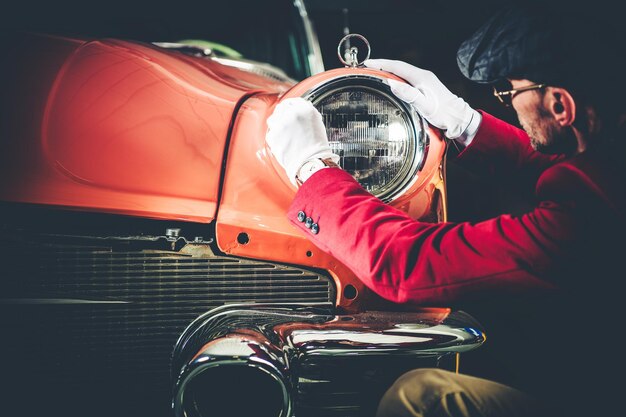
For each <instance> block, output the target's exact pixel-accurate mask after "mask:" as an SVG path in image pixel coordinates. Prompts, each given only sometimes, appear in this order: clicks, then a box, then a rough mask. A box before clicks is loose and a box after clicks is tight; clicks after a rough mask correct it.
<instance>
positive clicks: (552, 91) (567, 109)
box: [546, 87, 576, 126]
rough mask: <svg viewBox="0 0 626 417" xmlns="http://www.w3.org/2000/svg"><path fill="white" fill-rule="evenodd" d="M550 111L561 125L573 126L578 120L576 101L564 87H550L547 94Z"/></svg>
mask: <svg viewBox="0 0 626 417" xmlns="http://www.w3.org/2000/svg"><path fill="white" fill-rule="evenodd" d="M546 97H547V103H546V105H547V107H548V111H549V112H550V113H551V114H552V116H553V117H554V119H555V120H556V121H557V123H558V124H559V125H561V126H571V125H572V124H573V123H574V121H575V120H576V102H575V101H574V98H573V97H572V95H571V94H570V93H569V91H567V90H566V89H564V88H560V87H550V88H549V89H548V91H547V94H546Z"/></svg>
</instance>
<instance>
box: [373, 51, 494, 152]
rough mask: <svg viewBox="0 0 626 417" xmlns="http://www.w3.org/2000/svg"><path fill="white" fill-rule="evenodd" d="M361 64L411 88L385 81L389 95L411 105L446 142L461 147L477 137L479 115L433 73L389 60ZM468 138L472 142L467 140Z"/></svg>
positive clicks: (393, 81)
mask: <svg viewBox="0 0 626 417" xmlns="http://www.w3.org/2000/svg"><path fill="white" fill-rule="evenodd" d="M363 64H364V65H365V66H366V67H368V68H374V69H379V70H383V71H387V72H391V73H393V74H396V75H397V76H398V77H400V78H404V79H405V80H406V81H407V82H408V83H409V84H411V85H408V84H405V83H402V82H399V81H396V80H392V79H389V80H387V82H388V83H389V86H390V87H391V91H392V92H393V93H394V94H395V95H396V96H397V97H398V98H399V99H400V100H403V101H405V102H407V103H409V104H411V105H412V106H413V107H414V108H415V110H417V112H418V113H420V114H421V115H422V116H424V118H425V119H426V120H427V121H428V122H429V123H430V124H431V125H433V126H436V127H438V128H439V129H442V130H445V135H446V137H448V138H449V139H457V140H459V141H460V142H462V143H463V142H465V141H466V140H468V139H469V140H471V138H473V136H474V135H475V134H476V131H477V130H478V127H479V126H480V121H481V119H482V117H481V115H480V113H478V112H477V111H476V110H474V109H472V108H471V107H470V106H469V105H468V104H467V103H466V102H465V101H464V100H463V99H462V98H460V97H457V96H455V95H454V94H452V93H451V92H450V90H448V89H447V88H446V86H445V85H443V83H442V82H441V81H439V79H438V78H437V76H436V75H435V74H433V73H432V72H430V71H426V70H423V69H421V68H417V67H414V66H413V65H409V64H407V63H406V62H402V61H393V60H390V59H368V60H367V61H365V62H364V63H363ZM470 124H471V126H470ZM468 128H469V129H468ZM468 134H469V135H471V138H468V137H467V136H468ZM462 135H463V136H462Z"/></svg>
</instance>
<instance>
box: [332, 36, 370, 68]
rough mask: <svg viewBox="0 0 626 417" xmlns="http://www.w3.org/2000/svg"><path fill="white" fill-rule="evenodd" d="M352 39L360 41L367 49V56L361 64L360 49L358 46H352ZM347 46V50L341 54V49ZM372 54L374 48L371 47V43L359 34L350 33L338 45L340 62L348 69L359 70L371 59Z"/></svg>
mask: <svg viewBox="0 0 626 417" xmlns="http://www.w3.org/2000/svg"><path fill="white" fill-rule="evenodd" d="M352 38H357V39H360V40H361V42H362V43H363V44H364V46H365V47H366V48H367V55H366V56H365V59H364V60H362V61H360V62H359V58H358V55H359V48H357V47H356V46H352V45H351V42H350V40H351V39H352ZM344 44H345V49H344V50H343V54H342V53H341V47H342V45H344ZM370 52H372V48H371V47H370V43H369V42H368V41H367V39H365V36H363V35H359V34H358V33H350V34H348V35H346V36H344V37H343V38H341V40H340V41H339V45H337V56H338V57H339V61H340V62H341V63H342V64H343V65H345V66H346V67H351V68H357V67H360V66H363V62H364V61H366V60H368V59H369V57H370Z"/></svg>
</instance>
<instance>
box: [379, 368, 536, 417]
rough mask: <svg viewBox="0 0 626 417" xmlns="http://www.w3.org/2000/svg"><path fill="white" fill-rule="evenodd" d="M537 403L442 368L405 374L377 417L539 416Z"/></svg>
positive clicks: (382, 405) (386, 396)
mask: <svg viewBox="0 0 626 417" xmlns="http://www.w3.org/2000/svg"><path fill="white" fill-rule="evenodd" d="M543 415H545V413H544V412H543V411H542V410H540V408H539V406H538V404H537V402H536V401H534V400H533V399H532V398H531V397H529V396H528V395H526V394H524V393H523V392H521V391H518V390H516V389H514V388H511V387H508V386H506V385H502V384H499V383H496V382H493V381H489V380H486V379H481V378H476V377H472V376H467V375H460V374H455V373H452V372H448V371H444V370H441V369H417V370H414V371H411V372H407V373H406V374H404V375H402V376H401V377H400V378H399V379H398V380H397V381H396V382H395V383H394V384H393V385H392V386H391V388H389V390H388V391H387V392H386V393H385V395H384V396H383V398H382V400H381V402H380V405H379V407H378V413H377V417H435V416H436V417H439V416H455V417H457V416H463V417H466V416H472V417H475V416H484V417H496V416H498V417H499V416H502V417H538V416H543Z"/></svg>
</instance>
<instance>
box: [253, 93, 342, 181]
mask: <svg viewBox="0 0 626 417" xmlns="http://www.w3.org/2000/svg"><path fill="white" fill-rule="evenodd" d="M267 128H268V130H267V135H266V136H265V141H266V142H267V144H268V146H269V148H270V150H271V151H272V154H274V157H275V158H276V160H277V161H278V162H279V163H280V165H281V166H282V167H283V168H284V169H285V172H286V173H287V176H288V177H289V180H290V181H291V182H292V183H293V184H294V185H296V175H297V174H298V170H299V169H300V167H302V165H304V163H305V162H307V161H309V160H311V159H315V158H320V159H326V158H330V159H332V160H333V161H334V162H335V163H337V162H339V156H338V155H336V154H334V153H332V151H331V149H330V146H329V145H328V138H327V137H326V128H325V127H324V123H323V122H322V115H321V114H320V113H319V112H318V111H317V109H316V108H315V107H314V106H313V104H311V102H310V101H308V100H305V99H303V98H299V97H298V98H288V99H286V100H284V101H282V102H281V103H279V104H278V105H277V106H276V108H275V109H274V112H273V113H272V115H271V116H270V117H269V118H268V119H267ZM301 180H304V179H301Z"/></svg>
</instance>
